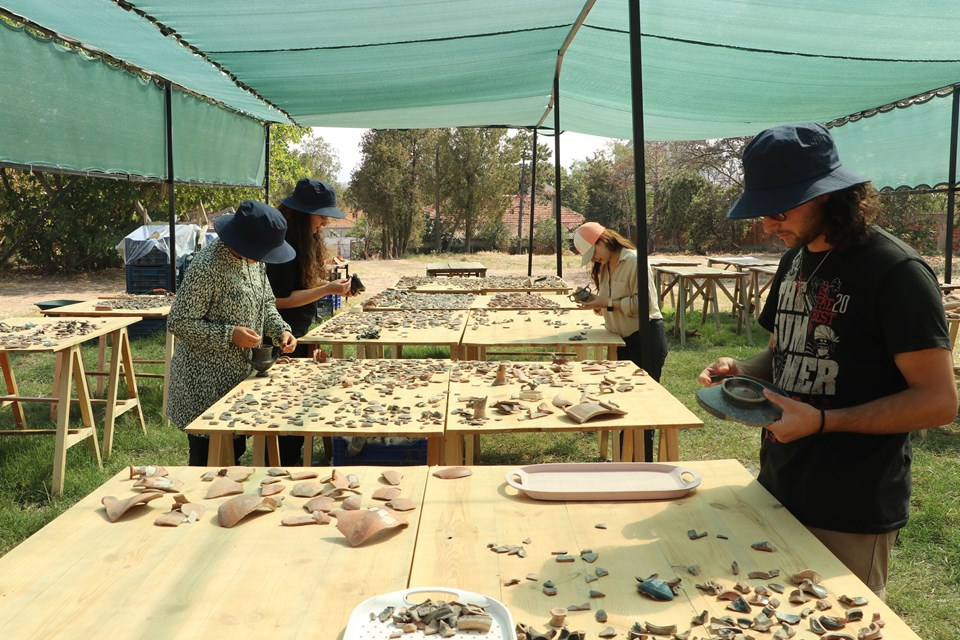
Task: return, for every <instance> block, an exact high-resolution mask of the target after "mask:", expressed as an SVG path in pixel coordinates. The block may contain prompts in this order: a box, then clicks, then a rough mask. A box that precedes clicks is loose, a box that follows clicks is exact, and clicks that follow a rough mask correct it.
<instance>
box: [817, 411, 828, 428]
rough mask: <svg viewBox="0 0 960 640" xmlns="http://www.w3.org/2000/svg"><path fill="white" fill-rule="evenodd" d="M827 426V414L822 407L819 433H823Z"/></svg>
mask: <svg viewBox="0 0 960 640" xmlns="http://www.w3.org/2000/svg"><path fill="white" fill-rule="evenodd" d="M826 425H827V412H826V411H824V410H823V407H820V428H819V429H817V433H823V428H824V427H825V426H826Z"/></svg>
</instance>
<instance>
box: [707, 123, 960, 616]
mask: <svg viewBox="0 0 960 640" xmlns="http://www.w3.org/2000/svg"><path fill="white" fill-rule="evenodd" d="M743 167H744V185H745V188H744V192H743V195H741V197H740V198H739V199H738V200H737V202H736V203H734V205H733V207H732V208H731V209H730V212H729V213H728V214H727V217H728V218H730V219H734V220H737V219H745V218H756V217H761V216H762V217H763V218H764V224H763V226H764V231H765V232H767V233H770V234H774V235H776V236H777V237H779V238H780V239H781V240H783V242H784V244H785V245H786V246H787V248H788V251H787V252H786V253H785V254H784V256H783V258H781V260H780V266H779V268H778V270H777V273H776V275H775V276H774V279H773V283H772V285H771V288H770V293H769V296H768V298H767V302H766V304H765V306H764V308H763V311H762V313H761V315H760V320H759V321H760V324H761V326H763V327H764V328H765V329H767V330H768V331H770V332H771V336H770V343H769V347H768V349H767V350H765V351H763V352H761V353H760V354H757V355H756V356H754V357H752V358H749V359H747V360H734V359H733V358H728V357H722V358H718V359H717V360H716V362H714V363H712V364H711V365H709V366H708V367H707V368H705V369H704V370H703V372H701V374H700V376H699V378H698V381H699V382H700V384H701V385H703V386H709V385H711V384H716V383H715V382H711V380H710V377H711V376H718V375H741V374H742V375H751V376H755V377H757V378H762V379H764V380H770V381H772V382H773V383H774V384H776V385H777V386H778V387H780V388H781V389H783V390H784V391H786V392H787V394H788V395H789V396H790V397H789V398H784V397H781V396H778V395H776V394H772V393H769V392H768V393H767V395H766V397H767V398H768V399H769V400H770V401H771V402H773V403H774V404H776V405H778V406H779V407H780V408H781V409H782V410H783V415H782V417H781V418H780V419H779V420H777V421H775V422H773V423H771V424H769V425H767V426H766V427H765V428H764V429H763V435H762V441H761V445H760V475H759V477H758V480H759V481H760V483H761V484H762V485H763V486H764V487H766V488H767V490H769V491H770V492H771V493H772V494H773V495H774V496H775V497H776V498H777V499H778V500H779V501H780V502H781V503H782V504H783V505H784V506H786V507H787V508H788V509H789V510H790V512H791V513H792V514H793V515H794V516H796V517H797V519H798V520H800V521H801V522H802V523H803V524H804V525H806V526H807V528H808V529H809V530H810V531H811V532H812V533H813V534H814V535H815V536H817V538H819V539H820V541H821V542H823V543H824V545H826V546H827V548H829V549H830V550H831V551H832V552H833V553H834V555H836V556H837V557H838V558H839V559H840V560H841V561H842V562H843V563H844V564H845V565H846V566H847V567H848V568H849V569H850V570H851V571H852V572H853V573H854V574H855V575H857V577H859V578H860V579H861V580H863V582H864V583H866V584H867V586H869V587H870V588H871V589H872V590H873V591H874V592H876V593H877V594H878V595H880V596H881V597H883V596H884V595H885V587H886V579H887V565H888V559H889V552H890V549H891V547H892V546H893V543H894V541H895V540H896V535H897V532H898V531H899V530H900V529H901V528H902V527H903V526H904V525H905V524H906V522H907V515H908V507H909V500H910V490H911V476H910V463H911V459H912V452H911V448H910V439H909V433H910V432H911V431H915V430H919V429H926V428H928V427H935V426H939V425H942V424H947V423H950V422H951V421H953V419H954V418H955V417H956V414H957V390H956V385H955V383H954V379H953V358H952V354H951V351H950V342H949V336H948V331H947V325H946V319H945V317H944V312H943V304H942V303H941V300H940V290H939V287H938V284H937V278H936V275H935V274H934V273H933V271H932V270H931V269H930V267H929V266H928V265H927V264H926V263H925V262H924V261H923V260H922V258H921V257H920V256H919V255H918V254H917V253H916V252H915V251H914V250H913V249H911V248H910V247H909V246H907V245H906V244H904V243H903V242H901V241H900V240H899V239H897V238H895V237H893V236H891V235H890V234H888V233H887V232H885V231H883V230H881V229H880V228H878V227H875V226H872V225H871V224H870V219H871V218H872V217H873V215H875V212H876V207H877V204H876V200H877V193H876V190H875V189H874V188H873V187H872V185H870V183H869V180H867V179H866V178H862V177H860V176H857V175H856V174H854V173H852V172H850V171H848V170H847V169H845V168H844V167H843V166H842V164H841V162H840V159H839V157H838V155H837V151H836V147H835V146H834V143H833V139H832V137H831V136H830V133H829V132H828V131H827V130H826V129H825V128H824V127H822V126H821V125H819V124H798V125H788V126H782V127H774V128H772V129H768V130H766V131H763V132H761V133H760V134H759V135H757V137H756V138H754V139H753V141H752V142H751V143H750V144H748V145H747V147H746V148H745V149H744V153H743Z"/></svg>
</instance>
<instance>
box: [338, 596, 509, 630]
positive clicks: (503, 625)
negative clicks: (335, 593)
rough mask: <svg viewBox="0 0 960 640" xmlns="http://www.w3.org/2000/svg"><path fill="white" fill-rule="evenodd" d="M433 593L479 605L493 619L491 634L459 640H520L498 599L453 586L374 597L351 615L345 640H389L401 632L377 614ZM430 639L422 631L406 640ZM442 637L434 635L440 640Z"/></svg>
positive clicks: (507, 611)
mask: <svg viewBox="0 0 960 640" xmlns="http://www.w3.org/2000/svg"><path fill="white" fill-rule="evenodd" d="M417 593H424V594H430V595H431V596H433V597H434V599H437V598H443V599H446V600H448V601H452V600H456V601H457V602H461V603H463V604H475V605H478V606H481V607H484V609H486V612H487V613H488V614H490V617H492V618H493V624H492V625H491V626H490V631H488V632H486V633H480V632H479V631H458V632H457V635H455V636H453V638H454V640H456V639H457V638H466V639H469V640H478V639H481V638H483V639H485V640H516V637H517V636H516V634H515V633H514V624H513V616H511V615H510V611H509V610H508V609H507V608H506V607H505V606H504V604H503V603H502V602H500V601H499V600H495V599H493V598H490V597H488V596H485V595H481V594H479V593H473V592H471V591H463V590H462V589H453V588H450V587H416V588H413V589H404V590H402V591H394V592H392V593H385V594H383V595H379V596H374V597H373V598H370V599H369V600H365V601H364V602H361V603H360V604H358V605H357V607H356V608H355V609H354V610H353V613H352V614H351V615H350V620H349V621H348V622H347V630H346V631H345V632H344V634H343V640H386V639H387V638H389V637H390V634H391V633H392V632H394V631H396V630H397V627H396V626H395V625H394V624H393V623H392V622H380V620H379V619H377V618H376V616H377V614H379V613H380V612H381V611H383V609H384V608H386V607H409V606H413V605H415V604H417V602H418V601H411V600H410V599H409V597H410V596H411V595H413V594H417ZM371 613H373V614H374V619H373V620H371V619H370V614H371ZM425 637H427V636H424V635H423V632H422V631H415V632H414V633H405V634H403V640H421V639H422V638H425ZM436 637H439V636H430V638H436Z"/></svg>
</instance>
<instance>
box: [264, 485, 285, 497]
mask: <svg viewBox="0 0 960 640" xmlns="http://www.w3.org/2000/svg"><path fill="white" fill-rule="evenodd" d="M285 488H286V487H285V486H284V485H282V484H262V485H260V495H261V496H275V495H277V494H278V493H281V492H282V491H283V490H284V489H285Z"/></svg>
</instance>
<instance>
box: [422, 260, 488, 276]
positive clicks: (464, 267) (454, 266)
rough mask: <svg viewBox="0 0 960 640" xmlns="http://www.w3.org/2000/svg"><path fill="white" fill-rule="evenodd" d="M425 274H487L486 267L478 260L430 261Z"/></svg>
mask: <svg viewBox="0 0 960 640" xmlns="http://www.w3.org/2000/svg"><path fill="white" fill-rule="evenodd" d="M427 275H428V276H431V277H435V276H450V277H466V276H476V277H478V278H483V277H486V275H487V268H486V267H485V266H483V265H482V264H481V263H479V262H430V263H428V264H427Z"/></svg>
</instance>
